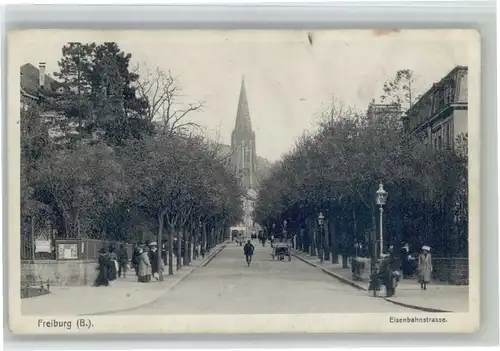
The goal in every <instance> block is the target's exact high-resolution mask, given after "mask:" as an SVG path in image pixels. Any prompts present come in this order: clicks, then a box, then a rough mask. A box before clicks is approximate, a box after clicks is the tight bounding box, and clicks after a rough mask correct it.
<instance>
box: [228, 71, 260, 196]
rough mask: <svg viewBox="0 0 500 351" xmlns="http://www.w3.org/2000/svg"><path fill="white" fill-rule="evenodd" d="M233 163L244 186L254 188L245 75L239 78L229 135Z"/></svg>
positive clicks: (253, 146)
mask: <svg viewBox="0 0 500 351" xmlns="http://www.w3.org/2000/svg"><path fill="white" fill-rule="evenodd" d="M231 149H232V154H233V165H234V166H235V167H236V170H237V172H238V174H239V175H240V176H241V178H242V183H243V185H244V186H245V187H246V188H255V186H256V177H255V162H256V158H257V157H256V152H255V133H254V131H253V130H252V122H251V120H250V111H249V109H248V100H247V92H246V87H245V77H244V76H243V77H242V79H241V88H240V97H239V100H238V108H237V111H236V124H235V127H234V130H233V133H232V135H231Z"/></svg>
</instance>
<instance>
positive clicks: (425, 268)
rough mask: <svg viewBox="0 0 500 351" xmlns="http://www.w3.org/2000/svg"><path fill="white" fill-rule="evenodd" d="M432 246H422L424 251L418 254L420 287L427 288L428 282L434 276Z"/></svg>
mask: <svg viewBox="0 0 500 351" xmlns="http://www.w3.org/2000/svg"><path fill="white" fill-rule="evenodd" d="M430 251H431V248H430V247H429V246H427V245H424V246H422V252H421V253H420V255H419V256H418V280H419V283H420V289H422V290H427V284H428V283H430V282H431V278H432V257H431V253H430Z"/></svg>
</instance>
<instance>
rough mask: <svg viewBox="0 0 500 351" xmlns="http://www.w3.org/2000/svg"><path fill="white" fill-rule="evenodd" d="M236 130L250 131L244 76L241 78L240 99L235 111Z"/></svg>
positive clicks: (250, 123) (250, 124)
mask: <svg viewBox="0 0 500 351" xmlns="http://www.w3.org/2000/svg"><path fill="white" fill-rule="evenodd" d="M234 129H235V130H237V131H248V132H250V131H252V122H251V120H250V112H249V110H248V100H247V92H246V88H245V76H242V78H241V89H240V99H239V101H238V111H237V113H236V126H235V128H234Z"/></svg>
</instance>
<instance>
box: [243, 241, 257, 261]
mask: <svg viewBox="0 0 500 351" xmlns="http://www.w3.org/2000/svg"><path fill="white" fill-rule="evenodd" d="M254 250H255V247H254V246H253V245H252V243H251V242H250V240H248V241H247V243H246V244H245V246H244V247H243V252H244V253H245V258H246V261H247V265H248V266H250V262H252V255H253V251H254Z"/></svg>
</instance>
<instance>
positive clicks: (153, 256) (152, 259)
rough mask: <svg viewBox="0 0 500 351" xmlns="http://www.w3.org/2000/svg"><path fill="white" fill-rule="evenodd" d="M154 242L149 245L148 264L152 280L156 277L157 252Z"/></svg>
mask: <svg viewBox="0 0 500 351" xmlns="http://www.w3.org/2000/svg"><path fill="white" fill-rule="evenodd" d="M157 248H158V247H157V244H156V243H155V242H151V243H149V254H148V256H149V263H150V264H151V275H152V276H153V278H155V279H156V278H157V276H158V258H159V257H158V250H157Z"/></svg>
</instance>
